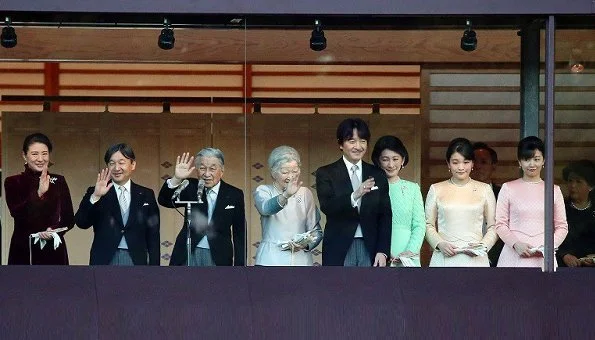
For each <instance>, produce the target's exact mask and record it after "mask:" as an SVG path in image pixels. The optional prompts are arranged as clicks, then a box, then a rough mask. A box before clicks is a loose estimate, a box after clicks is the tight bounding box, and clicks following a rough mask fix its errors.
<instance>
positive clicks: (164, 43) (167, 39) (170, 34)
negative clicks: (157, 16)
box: [157, 18, 176, 50]
mask: <svg viewBox="0 0 595 340" xmlns="http://www.w3.org/2000/svg"><path fill="white" fill-rule="evenodd" d="M163 26H164V28H163V29H162V30H161V34H159V40H157V45H159V47H160V48H161V49H162V50H171V49H172V48H174V43H175V42H176V38H175V37H174V30H173V28H171V27H169V20H167V18H166V19H163Z"/></svg>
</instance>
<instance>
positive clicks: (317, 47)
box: [310, 20, 326, 51]
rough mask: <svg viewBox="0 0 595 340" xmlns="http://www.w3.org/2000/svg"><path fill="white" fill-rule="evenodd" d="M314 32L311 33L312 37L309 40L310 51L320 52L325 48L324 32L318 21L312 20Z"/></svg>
mask: <svg viewBox="0 0 595 340" xmlns="http://www.w3.org/2000/svg"><path fill="white" fill-rule="evenodd" d="M314 26H315V27H314V30H313V31H312V37H311V38H310V48H311V49H312V51H322V50H324V49H325V48H326V38H325V37H324V31H323V30H322V26H321V25H320V21H318V20H314Z"/></svg>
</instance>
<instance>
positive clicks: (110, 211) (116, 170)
mask: <svg viewBox="0 0 595 340" xmlns="http://www.w3.org/2000/svg"><path fill="white" fill-rule="evenodd" d="M104 160H105V163H106V164H107V168H105V169H103V170H101V172H100V173H99V174H98V175H97V182H96V183H95V186H94V187H90V188H89V189H87V193H86V194H85V196H84V197H83V199H82V201H81V204H80V205H79V209H78V211H77V212H76V215H75V216H74V218H75V222H76V224H77V225H78V226H79V227H80V228H82V229H88V228H90V227H91V226H92V227H93V232H94V234H95V235H94V237H93V244H92V246H91V258H90V261H89V264H91V265H107V264H110V265H123V266H125V265H146V264H147V263H148V264H149V265H155V266H158V265H159V247H160V241H159V207H158V206H157V202H156V201H155V194H154V192H153V190H151V189H149V188H146V187H143V186H140V185H138V184H136V183H134V182H132V181H131V180H130V176H131V175H132V172H133V171H134V170H135V168H136V159H135V156H134V151H133V150H132V148H131V147H130V146H128V145H127V144H115V145H113V146H111V147H110V148H109V149H107V151H106V153H105V157H104Z"/></svg>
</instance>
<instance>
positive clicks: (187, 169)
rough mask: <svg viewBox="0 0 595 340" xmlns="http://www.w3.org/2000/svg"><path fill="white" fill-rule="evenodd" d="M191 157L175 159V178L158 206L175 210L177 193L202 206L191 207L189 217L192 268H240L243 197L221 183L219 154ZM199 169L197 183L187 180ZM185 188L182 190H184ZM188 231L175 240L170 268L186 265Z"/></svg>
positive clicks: (243, 258)
mask: <svg viewBox="0 0 595 340" xmlns="http://www.w3.org/2000/svg"><path fill="white" fill-rule="evenodd" d="M193 161H194V157H191V156H190V154H189V153H184V154H183V155H182V156H178V157H177V159H176V169H175V172H174V177H172V178H170V179H168V180H167V181H166V182H165V183H163V186H162V187H161V190H160V191H159V198H158V201H159V204H161V205H162V206H164V207H167V208H174V207H176V204H175V201H174V200H175V198H174V196H175V194H176V189H178V190H179V189H182V188H183V190H182V191H180V192H179V198H180V200H181V201H198V200H199V195H200V197H201V199H202V202H203V203H200V204H195V205H193V206H192V210H191V213H190V215H191V217H190V221H191V223H190V226H191V228H190V239H191V245H190V249H191V258H190V261H189V264H190V265H191V266H198V267H203V266H243V265H244V263H245V261H246V254H245V251H246V246H245V242H246V217H245V211H244V193H243V192H242V190H240V189H238V188H236V187H234V186H231V185H229V184H227V183H225V182H224V181H222V180H221V177H223V171H224V164H225V163H224V156H223V153H222V152H221V150H219V149H215V148H205V149H202V150H200V152H198V154H197V155H196V163H194V164H193ZM196 168H198V176H199V179H196V178H188V177H189V176H190V175H191V174H192V173H193V172H194V170H195V169H196ZM183 186H185V187H183ZM187 235H188V228H186V227H183V228H182V229H181V230H180V233H179V234H178V237H177V238H176V243H175V245H174V250H173V251H172V255H171V259H170V262H169V264H170V266H171V265H174V266H181V265H186V264H187V263H188V262H187V250H186V241H187Z"/></svg>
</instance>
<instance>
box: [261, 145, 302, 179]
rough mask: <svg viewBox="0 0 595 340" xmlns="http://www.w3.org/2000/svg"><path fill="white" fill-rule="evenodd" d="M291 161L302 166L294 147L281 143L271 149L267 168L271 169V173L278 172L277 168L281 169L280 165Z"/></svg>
mask: <svg viewBox="0 0 595 340" xmlns="http://www.w3.org/2000/svg"><path fill="white" fill-rule="evenodd" d="M292 161H295V162H296V163H297V164H298V166H300V167H301V166H302V162H301V160H300V154H299V153H298V152H297V150H296V149H294V148H292V147H291V146H287V145H281V146H278V147H276V148H274V149H273V151H271V155H270V156H269V169H270V171H271V175H273V174H275V173H278V172H279V170H281V166H282V165H284V164H286V163H289V162H292Z"/></svg>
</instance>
